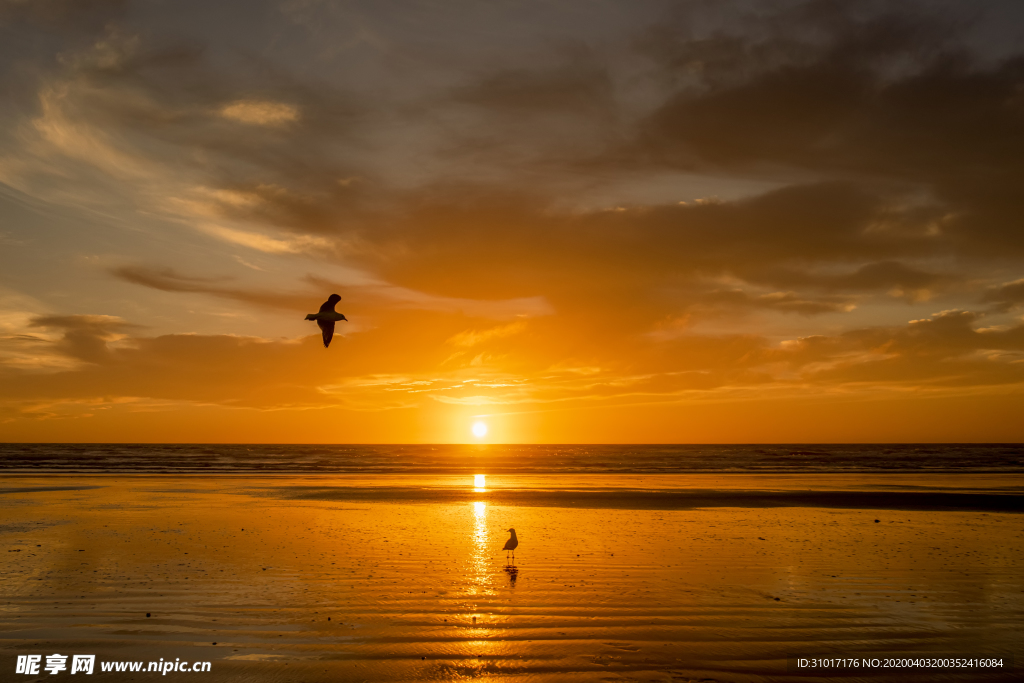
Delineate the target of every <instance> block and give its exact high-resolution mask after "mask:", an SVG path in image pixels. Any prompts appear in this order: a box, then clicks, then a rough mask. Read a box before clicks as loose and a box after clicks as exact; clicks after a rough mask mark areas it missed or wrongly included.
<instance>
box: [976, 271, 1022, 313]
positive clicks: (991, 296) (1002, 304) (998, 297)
mask: <svg viewBox="0 0 1024 683" xmlns="http://www.w3.org/2000/svg"><path fill="white" fill-rule="evenodd" d="M981 300H982V301H983V302H986V303H993V304H995V308H996V310H998V311H1001V312H1004V313H1005V312H1007V311H1009V310H1011V309H1013V308H1016V307H1017V306H1020V305H1021V304H1024V279H1022V280H1015V281H1014V282H1007V283H1006V284H1004V285H1002V286H1001V287H993V288H992V289H990V290H988V291H987V292H985V295H984V296H983V297H982V298H981Z"/></svg>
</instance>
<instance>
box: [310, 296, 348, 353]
mask: <svg viewBox="0 0 1024 683" xmlns="http://www.w3.org/2000/svg"><path fill="white" fill-rule="evenodd" d="M339 301H341V297H340V296H338V295H337V294H331V295H330V296H329V297H327V301H325V302H324V303H323V305H322V306H320V312H319V313H310V314H309V315H307V316H306V320H315V321H316V324H317V325H319V326H320V331H321V332H323V333H324V348H325V349H326V348H327V347H328V346H330V345H331V338H332V337H333V336H334V323H336V322H337V321H339V320H344V321H346V322H347V321H348V318H346V317H345V316H343V315H342V314H341V313H338V312H337V311H335V310H334V307H335V306H337V305H338V302H339Z"/></svg>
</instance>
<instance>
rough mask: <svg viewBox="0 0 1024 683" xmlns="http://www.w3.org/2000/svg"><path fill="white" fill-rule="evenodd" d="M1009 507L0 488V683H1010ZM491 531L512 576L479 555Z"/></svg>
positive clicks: (93, 484)
mask: <svg viewBox="0 0 1024 683" xmlns="http://www.w3.org/2000/svg"><path fill="white" fill-rule="evenodd" d="M1022 487H1024V478H1022V477H1020V476H1017V475H964V474H960V475H932V476H929V477H923V476H903V475H844V476H841V477H829V476H825V475H815V476H799V475H771V476H765V475H760V476H752V475H733V476H730V475H687V476H683V475H679V476H672V475H655V476H650V475H648V476H635V477H625V476H614V475H593V476H570V475H559V476H551V477H489V478H488V481H487V489H486V490H482V491H481V490H474V489H473V486H472V481H471V480H469V479H467V478H466V477H431V478H429V479H426V478H424V477H415V476H408V477H400V476H391V477H344V478H332V477H325V476H317V477H285V476H274V477H227V476H222V477H206V478H199V477H196V476H195V475H191V476H180V475H179V476H175V475H166V476H159V475H145V476H135V477H132V476H121V475H94V476H85V475H59V476H49V477H43V476H8V477H5V478H4V480H3V481H2V482H0V552H2V553H3V555H2V561H0V680H3V681H7V680H23V681H31V680H41V681H42V680H48V681H56V680H63V678H58V676H60V677H64V676H69V675H70V674H69V672H68V671H64V672H62V673H60V674H58V675H57V676H53V675H49V674H47V673H46V672H41V674H40V675H38V676H24V675H16V674H15V673H14V672H15V662H16V659H17V655H24V654H40V655H44V657H45V655H50V654H53V653H60V654H64V655H74V654H95V655H97V660H98V662H104V661H141V662H145V663H148V662H150V661H157V660H159V659H160V658H163V659H164V660H172V661H173V660H175V659H176V658H177V659H180V660H183V661H188V662H190V663H191V662H195V661H209V662H211V671H210V672H209V673H181V672H178V673H175V672H171V673H168V674H167V675H166V676H161V675H160V674H157V673H146V672H141V673H127V672H124V673H103V672H101V671H100V670H99V669H100V665H99V664H97V667H96V674H95V676H96V678H95V679H93V678H91V677H90V678H85V679H84V680H111V681H130V680H136V681H146V680H154V681H155V680H197V681H210V682H213V681H254V682H260V681H349V680H352V681H361V680H366V681H404V680H428V681H454V680H461V679H464V678H473V677H485V678H487V679H488V680H502V681H504V680H508V681H689V680H704V681H787V680H800V681H811V680H824V678H823V677H819V678H816V677H814V676H808V675H805V674H797V673H791V672H790V671H789V669H788V667H787V660H788V658H790V657H793V656H811V655H824V654H828V655H833V656H843V657H880V658H884V657H885V656H886V655H910V654H921V653H928V654H930V655H932V656H940V657H947V656H960V655H968V654H973V655H996V656H1001V657H1002V658H1003V659H1004V661H1005V664H1004V667H1003V669H1001V670H1000V669H989V670H987V672H982V671H980V670H978V669H960V670H956V671H953V670H942V671H936V670H930V671H922V670H907V669H904V670H893V669H882V668H879V669H872V670H870V671H869V670H865V669H859V670H858V671H857V672H856V675H855V676H845V677H843V680H868V681H905V680H920V681H975V680H977V681H1010V680H1019V679H1020V678H1021V675H1020V673H1019V671H1020V670H1017V671H1011V670H1009V668H1008V665H1009V664H1010V659H1011V658H1012V657H1014V656H1016V659H1017V660H1018V661H1017V662H1014V663H1016V664H1019V665H1024V660H1022V659H1021V658H1022V655H1024V636H1022V632H1024V626H1022V625H1024V543H1022V540H1024V516H1022V515H1021V514H1020V511H1021V508H1022V505H1021V503H1022V496H1024V489H1022ZM566 489H571V490H568V491H567V490H566ZM875 520H878V521H877V522H876V521H875ZM510 526H514V527H515V528H516V529H517V531H518V534H519V538H520V541H521V545H520V548H519V551H518V552H517V556H518V557H517V560H518V562H517V564H518V572H517V573H515V574H513V573H509V572H507V571H505V570H504V565H505V554H504V553H503V552H502V551H501V550H500V548H501V546H502V544H503V543H504V541H505V539H506V538H507V537H508V534H507V533H506V532H505V530H506V529H508V528H509V527H510ZM147 613H149V614H150V615H151V616H149V617H147ZM69 661H70V660H69ZM144 668H145V665H144ZM77 676H78V674H76V678H73V679H71V680H78V678H77Z"/></svg>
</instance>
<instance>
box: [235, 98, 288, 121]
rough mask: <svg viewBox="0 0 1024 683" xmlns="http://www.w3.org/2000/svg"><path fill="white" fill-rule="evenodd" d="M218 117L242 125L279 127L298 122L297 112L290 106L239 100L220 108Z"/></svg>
mask: <svg viewBox="0 0 1024 683" xmlns="http://www.w3.org/2000/svg"><path fill="white" fill-rule="evenodd" d="M220 115H221V116H223V117H224V118H226V119H233V120H235V121H240V122H242V123H250V124H256V125H260V126H280V125H283V124H286V123H292V122H294V121H298V119H299V110H298V109H296V108H295V107H293V106H291V105H290V104H283V103H281V102H261V101H259V100H239V101H237V102H232V103H230V104H226V105H224V106H223V107H221V109H220Z"/></svg>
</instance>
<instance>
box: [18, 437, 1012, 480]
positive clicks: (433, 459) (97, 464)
mask: <svg viewBox="0 0 1024 683" xmlns="http://www.w3.org/2000/svg"><path fill="white" fill-rule="evenodd" d="M908 471H909V472H914V471H920V472H931V473H939V472H988V473H999V472H1007V473H1009V472H1024V444H981V445H979V444H841V445H835V444H828V445H808V444H799V445H784V444H771V445H454V444H453V445H281V444H271V445H253V444H0V472H5V473H10V474H13V473H37V472H82V473H102V472H125V473H127V472H153V473H201V472H205V473H239V474H241V473H248V474H251V473H260V472H264V473H278V474H293V473H294V474H298V473H323V474H332V473H337V474H420V473H422V474H471V473H477V472H487V473H489V474H557V473H587V474H602V473H614V474H629V473H637V474H647V473H650V474H685V473H698V472H706V473H716V472H742V473H757V472H766V473H773V472H790V473H798V472H808V473H810V472H820V473H828V472H908Z"/></svg>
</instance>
